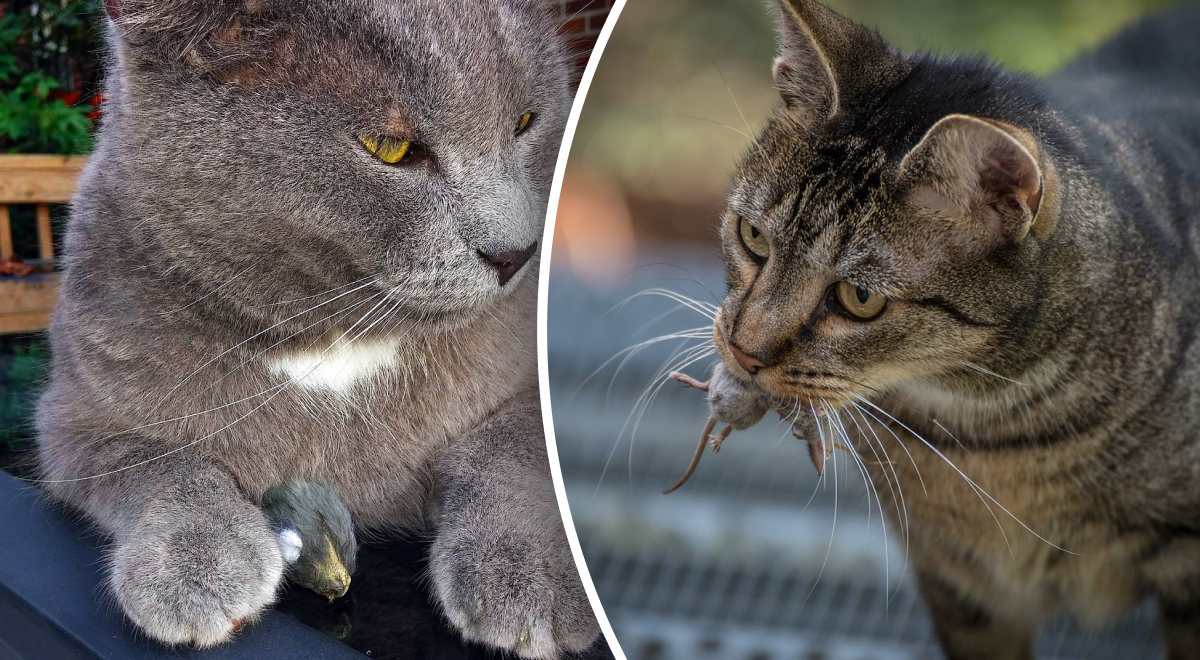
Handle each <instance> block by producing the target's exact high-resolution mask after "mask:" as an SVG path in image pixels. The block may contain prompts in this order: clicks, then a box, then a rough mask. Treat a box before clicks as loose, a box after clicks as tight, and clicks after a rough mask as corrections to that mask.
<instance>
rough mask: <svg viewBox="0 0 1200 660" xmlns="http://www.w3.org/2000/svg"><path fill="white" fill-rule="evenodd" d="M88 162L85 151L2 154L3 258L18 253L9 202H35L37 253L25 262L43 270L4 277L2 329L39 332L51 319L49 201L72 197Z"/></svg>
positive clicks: (53, 279)
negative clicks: (25, 274)
mask: <svg viewBox="0 0 1200 660" xmlns="http://www.w3.org/2000/svg"><path fill="white" fill-rule="evenodd" d="M86 162H87V158H86V157H84V156H25V155H19V156H18V155H11V156H10V155H0V258H7V257H12V256H13V254H14V245H13V233H12V221H11V218H10V214H9V205H12V204H30V205H34V206H36V207H37V244H38V245H37V247H38V258H37V259H26V262H27V263H29V265H31V266H34V267H35V268H37V269H38V270H39V271H41V272H36V273H34V274H32V275H29V276H27V277H10V276H0V334H8V333H13V332H36V331H38V330H43V329H45V328H46V325H47V324H48V323H49V322H50V312H51V311H52V310H53V309H54V301H55V300H56V299H57V297H58V273H56V272H54V271H53V266H54V234H53V232H52V231H51V227H50V205H51V204H65V203H67V202H68V201H70V199H71V195H72V194H73V193H74V192H75V185H76V180H77V179H78V178H79V171H80V170H81V169H83V165H84V163H86ZM23 256H24V255H23Z"/></svg>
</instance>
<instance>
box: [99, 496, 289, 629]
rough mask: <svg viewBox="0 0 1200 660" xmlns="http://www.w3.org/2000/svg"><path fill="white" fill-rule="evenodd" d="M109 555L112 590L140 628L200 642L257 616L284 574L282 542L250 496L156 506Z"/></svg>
mask: <svg viewBox="0 0 1200 660" xmlns="http://www.w3.org/2000/svg"><path fill="white" fill-rule="evenodd" d="M112 560H113V563H112V571H111V574H110V576H109V578H110V580H111V584H112V588H113V591H114V593H115V594H116V597H117V601H118V602H119V603H120V605H121V608H122V609H123V610H124V611H125V614H126V616H128V617H129V618H130V620H132V621H133V622H134V623H135V624H137V626H138V628H140V629H141V630H142V631H143V632H145V633H146V634H147V635H149V636H150V637H152V638H154V639H156V640H158V641H160V642H164V643H167V644H190V645H194V646H197V647H201V648H203V647H208V646H213V645H216V644H220V643H221V642H224V641H226V640H228V639H229V638H230V637H231V636H232V635H233V633H234V632H236V631H237V630H238V629H239V628H241V626H242V625H243V624H246V623H250V622H252V621H254V620H255V619H257V618H258V616H259V615H260V613H261V612H262V610H263V608H265V607H266V606H267V605H270V604H271V603H272V602H273V601H274V600H275V591H276V588H277V587H278V586H279V582H280V580H281V578H282V577H283V558H282V556H281V553H280V549H279V543H278V542H277V540H276V538H275V535H274V534H273V533H272V532H271V529H270V527H269V525H268V524H267V521H266V519H265V517H264V516H263V514H262V512H261V511H259V510H258V509H257V508H255V507H253V506H251V505H250V503H249V502H240V503H236V504H230V505H229V506H228V507H227V508H222V509H221V510H219V511H210V510H207V509H195V508H188V507H161V508H158V509H154V508H152V509H151V510H150V511H148V512H147V513H146V514H144V515H143V516H142V518H141V520H139V521H138V524H137V525H136V527H135V529H134V530H132V533H130V534H129V535H127V536H126V537H125V538H124V539H123V540H122V541H120V542H119V543H118V544H117V546H116V548H115V549H114V552H113V556H112Z"/></svg>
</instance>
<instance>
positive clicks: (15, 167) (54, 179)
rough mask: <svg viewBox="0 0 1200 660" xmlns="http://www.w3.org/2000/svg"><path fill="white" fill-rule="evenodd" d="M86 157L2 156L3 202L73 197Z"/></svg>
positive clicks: (0, 196) (63, 200)
mask: <svg viewBox="0 0 1200 660" xmlns="http://www.w3.org/2000/svg"><path fill="white" fill-rule="evenodd" d="M85 163H87V157H85V156H30V155H0V204H62V203H66V202H69V201H70V200H71V195H72V194H74V192H75V186H76V180H77V179H78V178H79V172H80V170H82V169H83V166H84V164H85Z"/></svg>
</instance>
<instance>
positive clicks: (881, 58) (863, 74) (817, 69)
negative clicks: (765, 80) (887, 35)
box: [774, 0, 901, 128]
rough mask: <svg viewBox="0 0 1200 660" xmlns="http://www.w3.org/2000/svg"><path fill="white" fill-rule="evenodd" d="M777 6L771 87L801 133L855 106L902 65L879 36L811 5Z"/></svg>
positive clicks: (789, 2)
mask: <svg viewBox="0 0 1200 660" xmlns="http://www.w3.org/2000/svg"><path fill="white" fill-rule="evenodd" d="M779 7H780V13H781V14H782V17H781V21H780V43H781V53H780V55H779V57H778V58H776V59H775V68H774V77H775V86H776V87H777V88H778V89H779V93H780V95H782V96H783V99H784V101H786V102H787V104H788V107H789V108H791V109H792V110H793V111H794V113H795V115H796V116H797V117H798V118H799V120H800V123H801V124H802V125H804V126H805V127H806V128H812V127H815V126H816V125H817V124H819V123H820V122H822V121H824V120H826V119H829V118H830V117H832V116H834V115H835V114H837V113H838V112H839V111H840V110H843V109H845V108H847V107H850V106H852V105H854V103H855V102H856V101H857V100H858V99H859V98H861V97H862V95H863V94H864V93H865V92H868V91H869V90H870V88H871V87H873V86H874V83H875V81H878V80H882V79H884V78H886V77H887V76H888V74H889V73H890V72H892V71H893V70H895V69H896V68H898V66H899V65H900V64H901V60H900V57H899V55H897V54H896V53H894V52H893V51H892V50H891V48H890V47H889V46H888V45H887V43H886V42H884V41H883V39H882V38H881V37H880V36H879V35H878V34H875V33H874V32H872V31H871V30H868V29H867V28H865V27H863V26H861V25H859V24H857V23H855V22H854V21H851V20H850V19H848V18H846V17H844V16H842V15H840V14H838V13H837V12H835V11H833V10H831V9H829V8H828V7H826V6H825V5H823V4H821V3H820V2H817V1H816V0H779Z"/></svg>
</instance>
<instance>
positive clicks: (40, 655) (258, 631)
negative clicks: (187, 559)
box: [0, 471, 365, 660]
mask: <svg viewBox="0 0 1200 660" xmlns="http://www.w3.org/2000/svg"><path fill="white" fill-rule="evenodd" d="M103 570H104V564H103V559H102V550H101V545H100V540H99V539H98V538H97V537H96V536H95V534H93V533H91V532H89V531H88V530H87V527H86V526H85V525H83V524H81V523H80V522H78V521H75V520H72V519H71V518H70V516H69V515H67V514H66V513H65V512H64V511H62V510H61V509H59V508H57V507H54V506H52V505H50V504H48V503H47V502H46V500H45V499H44V498H43V497H42V496H41V495H40V494H39V493H38V491H37V490H36V489H34V488H32V487H31V486H29V485H27V484H24V483H22V482H21V481H18V480H17V479H15V478H13V477H12V476H9V475H8V474H7V473H4V472H2V471H0V660H10V659H11V660H76V659H78V660H95V659H103V660H116V659H121V660H143V659H149V658H192V657H203V658H205V659H206V660H265V659H268V658H286V659H287V660H309V659H312V660H342V659H345V660H362V659H363V658H364V657H365V656H363V655H362V654H360V653H358V652H357V651H354V650H353V649H351V648H349V647H348V646H345V645H344V644H342V643H340V642H338V641H337V640H335V639H333V638H331V637H328V636H326V635H324V634H322V633H320V632H318V631H316V630H314V629H312V628H310V627H308V626H306V625H304V624H302V623H300V622H299V621H297V620H296V619H294V618H292V617H290V616H288V615H286V614H282V613H280V612H277V611H270V612H268V613H267V614H266V616H265V617H264V618H263V620H262V621H260V622H259V623H257V624H255V625H253V626H250V627H248V628H247V629H246V630H244V631H242V632H241V633H240V634H239V635H238V638H237V640H236V641H235V642H234V643H232V644H227V645H224V646H221V647H218V648H215V649H210V650H206V651H203V652H201V651H195V650H190V649H169V648H166V647H163V646H161V645H159V644H156V643H154V642H152V641H150V640H148V639H146V638H144V637H142V636H139V635H137V634H136V633H135V632H134V631H133V627H132V625H131V624H130V623H128V622H127V621H126V620H125V619H124V617H123V616H122V615H121V613H120V611H119V610H118V609H117V607H116V604H115V603H114V602H113V601H112V598H111V596H110V595H109V594H108V592H107V590H106V585H105V584H104V574H103Z"/></svg>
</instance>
